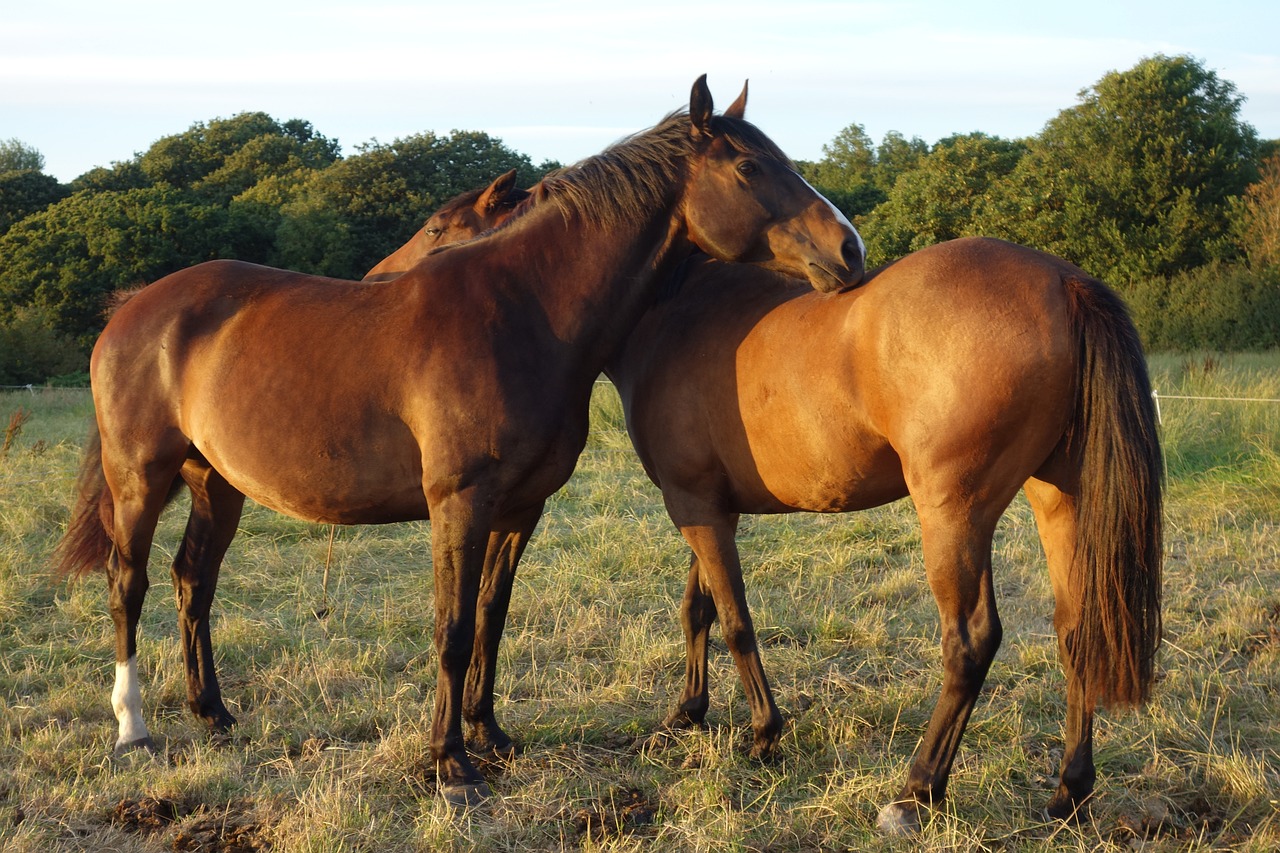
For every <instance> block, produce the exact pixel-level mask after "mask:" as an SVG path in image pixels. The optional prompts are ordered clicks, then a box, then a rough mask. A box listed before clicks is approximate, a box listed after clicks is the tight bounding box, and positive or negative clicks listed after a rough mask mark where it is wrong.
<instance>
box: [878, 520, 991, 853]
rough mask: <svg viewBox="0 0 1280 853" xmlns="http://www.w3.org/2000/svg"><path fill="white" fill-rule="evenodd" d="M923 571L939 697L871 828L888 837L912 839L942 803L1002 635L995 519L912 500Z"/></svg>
mask: <svg viewBox="0 0 1280 853" xmlns="http://www.w3.org/2000/svg"><path fill="white" fill-rule="evenodd" d="M917 510H918V512H919V515H920V527H921V536H922V540H923V544H924V559H925V571H926V574H927V575H928V579H929V587H930V589H931V590H932V591H933V596H934V600H935V601H936V603H937V605H938V615H939V618H940V621H941V628H942V666H943V680H942V692H941V695H940V696H939V697H938V702H937V704H936V705H935V707H934V710H933V715H932V716H931V717H930V719H929V726H928V728H927V729H926V730H925V734H924V737H923V738H922V739H921V741H920V746H919V748H918V750H917V751H916V755H915V758H914V759H913V761H912V764H911V769H910V771H908V774H907V782H906V784H905V785H904V786H903V788H902V790H901V792H900V793H899V794H898V796H897V798H896V799H895V800H894V801H893V802H892V803H890V804H889V805H887V806H885V807H884V808H883V809H881V811H880V815H879V818H878V820H877V823H878V825H879V827H880V829H881V830H882V831H884V832H888V833H891V834H905V833H912V832H916V831H918V830H919V828H920V817H921V813H922V811H924V810H925V809H927V808H929V807H930V806H933V805H936V804H938V803H940V802H941V801H942V799H943V797H944V796H945V795H946V790H947V780H948V777H949V776H950V773H951V766H952V763H953V762H954V761H955V756H956V750H957V748H958V747H959V745H960V738H961V737H962V736H963V735H964V730H965V726H966V725H967V724H968V721H969V715H970V714H971V713H972V712H973V706H974V702H975V701H976V700H977V698H978V693H979V691H980V690H981V689H982V684H983V682H984V681H985V680H986V677H987V670H988V669H989V668H990V667H991V661H992V660H993V659H994V658H995V655H996V650H997V649H998V648H999V647H1000V640H1001V636H1002V629H1001V625H1000V616H999V614H998V613H997V612H996V603H995V596H994V594H993V592H992V586H991V539H992V535H993V532H994V529H995V522H994V520H986V519H976V518H972V517H969V515H968V514H967V513H957V512H956V511H955V510H954V509H953V508H951V506H950V505H949V504H945V503H944V504H943V505H941V506H939V507H922V506H921V503H920V502H919V501H917Z"/></svg>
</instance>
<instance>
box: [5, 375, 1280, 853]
mask: <svg viewBox="0 0 1280 853" xmlns="http://www.w3.org/2000/svg"><path fill="white" fill-rule="evenodd" d="M1153 372H1154V377H1155V385H1156V388H1157V389H1158V391H1159V393H1160V395H1161V397H1162V401H1161V409H1162V412H1163V423H1164V425H1163V431H1164V437H1165V442H1166V449H1167V466H1168V474H1169V488H1168V499H1167V525H1166V530H1167V536H1166V551H1167V554H1168V559H1167V563H1166V576H1165V577H1166V580H1165V626H1166V640H1165V644H1164V646H1163V648H1162V650H1161V653H1160V657H1159V666H1158V669H1159V672H1160V676H1159V683H1158V684H1157V686H1156V689H1155V691H1154V699H1153V702H1152V703H1151V705H1150V706H1149V707H1148V708H1146V709H1145V710H1143V711H1141V712H1139V713H1130V714H1126V715H1111V714H1102V715H1101V716H1100V718H1099V723H1098V726H1097V735H1096V757H1097V763H1098V769H1099V780H1098V786H1097V796H1096V799H1095V802H1094V804H1093V821H1092V822H1091V823H1088V824H1086V825H1084V826H1082V827H1079V828H1064V827H1061V826H1058V825H1050V824H1046V823H1043V822H1041V820H1040V819H1039V817H1038V810H1039V809H1040V807H1041V806H1043V804H1044V803H1045V802H1046V801H1047V799H1048V797H1049V795H1050V794H1051V792H1052V789H1053V786H1054V784H1055V783H1056V776H1057V769H1058V761H1059V760H1060V758H1061V748H1062V740H1061V723H1062V715H1063V711H1064V707H1065V703H1064V698H1063V687H1064V685H1063V677H1062V674H1061V671H1060V669H1059V668H1058V665H1057V660H1056V656H1057V653H1056V640H1055V638H1054V635H1053V629H1052V625H1051V613H1052V600H1051V593H1050V590H1049V584H1048V580H1047V575H1046V573H1045V570H1044V566H1043V557H1042V554H1041V552H1040V546H1039V543H1038V540H1037V539H1036V536H1035V527H1034V523H1033V521H1032V518H1031V513H1030V510H1029V509H1028V507H1027V506H1026V504H1025V501H1024V500H1023V499H1021V498H1019V499H1018V501H1016V502H1015V504H1014V505H1013V507H1011V508H1010V510H1009V512H1008V513H1007V514H1006V517H1005V519H1004V521H1003V523H1002V525H1001V528H1000V531H999V533H998V538H997V543H996V549H997V550H996V557H995V564H996V570H995V579H996V584H997V594H998V597H999V601H1000V605H1001V615H1002V617H1003V620H1004V626H1005V641H1004V645H1003V647H1002V648H1001V650H1000V653H999V655H998V656H997V658H996V662H995V665H994V666H993V668H992V671H991V674H990V677H989V678H988V681H987V687H986V689H985V690H984V692H983V695H982V698H981V699H980V700H979V703H978V706H977V709H976V710H975V713H974V716H973V719H972V721H971V722H970V725H969V728H968V731H967V733H966V736H965V740H964V742H963V744H962V745H961V749H960V754H959V756H958V758H957V761H956V767H955V770H954V773H953V775H952V779H951V786H950V791H949V798H948V801H947V803H946V804H945V806H944V807H943V808H942V809H941V810H939V811H938V812H937V813H936V814H935V815H934V817H933V819H932V821H931V822H930V823H929V824H928V825H927V826H926V827H925V830H924V832H923V834H922V836H921V837H920V838H919V839H915V840H912V841H910V842H908V843H906V844H903V843H901V842H893V841H890V840H886V839H883V838H881V837H880V836H878V835H877V834H876V832H875V830H874V823H875V815H876V812H877V810H878V809H879V807H880V806H881V805H883V804H884V803H885V802H886V801H888V800H889V799H890V798H892V796H893V795H894V794H895V793H896V792H897V790H898V788H899V787H900V786H901V784H902V782H903V777H904V774H905V772H906V769H907V765H908V762H909V761H910V758H911V755H912V753H913V751H914V749H915V746H916V743H917V741H918V739H919V737H920V735H921V733H922V731H923V727H924V723H925V721H926V719H927V714H928V712H929V711H930V710H931V709H932V705H933V701H934V699H935V697H936V695H937V691H938V688H939V685H940V683H941V673H940V668H939V652H938V630H937V620H936V614H935V610H934V605H933V600H932V598H931V596H930V594H929V591H928V588H927V586H926V585H925V582H924V569H923V565H922V561H921V557H920V551H919V534H918V527H917V524H916V520H915V516H914V513H913V511H912V510H911V507H910V505H909V503H905V502H899V503H897V504H894V505H891V506H888V507H884V508H881V509H878V510H874V511H870V512H865V513H860V514H855V515H846V516H816V515H796V516H787V517H759V518H746V519H744V523H743V526H742V534H741V536H740V543H741V547H742V550H743V554H744V559H745V561H746V562H747V572H746V574H747V577H746V581H747V591H748V597H749V600H750V601H751V605H752V610H753V614H754V616H755V619H756V624H757V628H758V630H759V634H760V637H761V640H762V643H763V647H764V650H763V654H764V658H765V665H766V667H767V669H768V671H769V674H770V677H771V679H772V682H773V685H774V688H775V692H776V694H777V697H778V701H779V704H780V705H781V707H782V710H783V713H784V715H785V716H786V717H787V719H788V728H787V731H786V734H785V736H784V739H783V742H782V744H781V746H780V748H779V757H778V758H777V760H775V761H772V762H769V763H760V762H756V761H753V760H751V759H750V758H748V756H747V754H746V753H747V750H748V748H749V746H750V729H749V726H748V721H749V720H748V716H749V715H748V711H747V706H746V702H745V700H744V698H743V696H742V691H741V687H740V686H739V683H738V679H737V675H736V673H735V671H734V668H733V666H732V662H731V660H730V659H729V656H728V654H727V652H726V651H725V649H724V647H723V644H719V643H717V644H716V645H715V646H714V647H713V651H712V661H711V675H712V678H713V679H714V681H713V685H712V702H713V705H712V710H711V714H710V715H709V723H710V725H709V727H708V728H707V729H705V730H700V731H690V732H679V733H670V734H663V733H659V723H660V721H661V719H662V717H663V716H664V714H665V712H666V711H667V709H668V707H669V705H670V704H671V703H672V702H673V700H674V698H675V696H676V695H677V693H678V691H679V688H680V682H681V679H682V673H683V664H682V660H683V642H682V638H681V635H680V630H679V625H678V623H677V620H676V606H677V604H678V602H679V598H680V594H681V592H682V591H683V588H684V579H685V571H686V568H687V557H686V554H685V550H684V548H683V546H682V542H681V540H680V538H679V536H678V534H677V533H676V531H675V530H674V529H673V528H672V526H671V524H670V523H669V522H668V521H667V519H666V516H665V514H664V512H663V510H662V506H661V502H660V499H659V496H658V494H657V491H656V490H655V489H654V488H653V487H652V486H651V485H650V484H649V482H648V481H647V480H646V479H645V478H644V475H643V473H642V472H641V470H640V468H639V465H638V463H637V462H636V461H635V459H634V456H633V455H632V453H631V449H630V445H629V443H628V440H627V437H626V434H625V431H624V429H623V426H622V419H621V413H620V408H619V405H618V402H617V397H616V395H614V393H613V390H612V388H610V387H609V386H607V385H601V386H599V387H598V390H597V400H596V403H595V408H594V424H593V431H592V435H591V440H590V443H589V445H588V448H587V451H586V453H585V454H584V456H583V458H582V461H581V463H580V465H579V469H578V471H577V473H576V474H575V475H574V477H573V479H572V480H571V481H570V483H569V484H568V485H567V486H566V487H565V488H564V489H563V490H562V491H561V492H560V493H559V494H557V495H556V496H555V497H554V498H553V499H552V501H551V502H550V504H549V508H548V512H547V515H546V517H545V518H544V520H543V522H542V524H541V526H540V528H539V531H538V533H537V535H536V536H535V538H534V540H533V544H532V546H531V547H530V549H529V551H528V553H527V554H526V557H525V560H524V562H523V564H522V566H521V570H520V574H519V576H518V577H517V579H516V590H515V595H514V599H513V603H512V608H511V615H510V619H509V622H508V627H507V632H506V635H505V639H504V644H503V649H502V655H501V661H500V670H499V679H498V694H499V696H498V713H499V717H500V719H501V720H502V722H503V724H504V726H505V727H506V728H507V730H508V731H509V732H510V733H512V735H513V736H515V737H516V738H517V739H518V740H519V741H520V742H521V744H522V746H523V752H522V754H521V755H520V756H519V757H518V758H517V759H516V760H515V761H513V762H511V763H509V764H506V765H500V766H489V767H487V768H485V772H486V774H487V775H488V777H489V778H490V781H491V782H492V784H493V787H494V791H495V793H496V796H495V798H494V800H493V801H492V803H491V804H490V805H488V806H487V807H486V808H484V809H483V810H481V811H477V812H471V813H468V814H466V815H465V816H463V817H461V818H457V817H454V816H452V815H451V814H450V813H449V812H448V811H447V809H446V807H445V806H444V804H443V803H442V801H441V800H440V798H439V797H438V795H437V793H436V791H435V780H434V772H433V769H432V767H431V766H430V763H429V762H428V761H426V760H425V757H426V754H427V750H426V743H427V736H428V727H429V723H430V701H431V697H432V694H433V690H434V683H435V673H436V663H435V654H434V651H433V649H432V644H431V633H432V623H431V612H432V603H431V583H430V577H431V575H430V549H429V532H428V530H427V527H426V526H425V525H424V524H406V525H392V526H385V527H363V528H348V529H341V530H339V531H338V534H337V541H336V544H335V547H334V555H333V564H332V568H331V578H330V584H329V590H328V598H327V605H328V607H329V614H328V616H327V617H325V618H317V616H316V615H315V612H316V610H317V609H318V608H319V607H320V606H321V605H322V603H324V602H325V599H324V598H323V593H322V587H321V577H322V574H323V568H324V561H325V554H326V549H327V545H328V529H327V528H324V527H320V526H317V525H309V524H304V523H301V522H296V521H293V520H291V519H287V518H284V517H282V516H279V515H276V514H274V513H272V512H270V511H267V510H263V509H261V508H258V507H256V506H250V507H249V508H248V510H247V511H246V513H245V516H244V519H243V521H242V522H241V530H240V534H239V536H238V537H237V539H236V542H235V543H234V544H233V546H232V550H231V553H230V554H229V556H228V559H227V563H226V565H225V566H224V568H223V573H222V578H221V582H220V586H219V592H218V599H217V601H216V603H215V613H216V617H215V620H214V627H213V631H214V644H215V649H216V651H217V655H218V659H219V666H220V674H221V677H222V684H223V690H224V694H225V696H226V698H227V702H228V705H229V707H230V708H231V710H232V712H233V713H235V714H236V715H237V717H238V718H239V720H240V724H239V726H238V727H237V728H236V730H235V732H234V734H233V735H232V736H230V737H229V738H225V739H222V740H221V741H220V742H213V741H212V740H211V739H210V737H209V736H208V734H207V733H206V732H205V731H204V730H203V729H202V726H200V725H199V724H198V723H197V722H196V721H195V720H194V718H192V717H191V715H190V714H189V713H188V712H187V711H186V709H185V691H184V687H183V675H182V670H181V663H180V659H179V654H178V649H177V639H176V634H177V630H176V620H175V617H174V611H173V604H172V602H173V598H172V594H171V592H170V591H169V585H168V579H167V576H168V571H167V564H168V562H169V560H170V559H171V557H172V554H173V551H174V549H175V548H176V547H177V540H178V536H179V534H180V531H181V528H182V525H183V523H184V522H185V511H184V510H183V509H182V507H181V505H178V506H176V507H175V508H174V510H173V511H171V512H170V513H168V514H167V515H166V516H165V519H164V521H163V522H162V526H161V530H160V532H159V534H158V536H157V539H156V543H157V544H156V549H155V553H153V555H152V571H151V578H152V583H153V586H152V590H151V596H150V597H149V601H148V606H147V608H146V609H145V611H144V616H143V625H142V630H141V640H140V665H141V671H142V679H143V681H142V686H143V702H144V709H145V712H146V714H147V718H148V722H149V723H150V724H151V726H152V733H153V735H154V736H156V738H157V740H158V742H160V744H161V746H162V748H163V757H162V758H160V759H156V760H150V759H146V758H143V757H130V758H125V759H114V758H112V757H111V748H112V745H113V743H114V739H115V720H114V718H113V716H112V713H111V708H110V702H109V694H110V691H111V683H112V677H113V653H112V630H111V621H110V618H109V617H108V615H107V612H106V606H105V590H104V584H103V582H102V579H101V578H100V577H98V578H91V579H89V580H88V581H86V582H82V583H79V584H74V585H67V584H65V583H62V582H60V581H57V580H55V579H53V578H52V577H50V575H49V572H48V569H47V562H46V561H47V557H48V554H49V552H50V550H51V549H52V547H53V545H54V543H55V542H56V541H57V539H58V537H59V535H60V533H61V530H62V527H63V525H64V524H65V521H66V515H67V511H68V508H69V506H70V502H71V497H72V484H73V480H74V475H75V470H76V466H77V464H78V461H79V456H80V446H81V444H82V442H83V440H84V437H85V434H86V428H87V423H88V419H89V417H90V403H89V398H88V395H87V393H85V392H83V391H74V390H67V391H44V392H39V393H36V394H29V393H27V392H13V393H5V394H0V428H3V427H4V426H5V425H6V424H10V423H15V424H16V421H13V422H11V420H10V418H11V416H12V415H13V414H14V413H15V412H17V411H18V410H19V409H22V410H24V411H26V412H27V413H29V418H28V419H27V420H26V422H25V423H24V424H22V425H21V427H20V429H18V428H17V427H16V426H15V428H14V429H13V430H11V433H10V436H9V437H10V438H11V439H12V440H11V442H10V446H9V448H8V450H7V452H6V454H5V456H4V458H2V459H0V720H2V725H0V848H3V849H4V850H5V851H31V853H35V851H62V850H85V851H98V850H134V851H152V850H177V851H196V850H199V851H248V850H265V849H272V850H277V851H346V850H367V851H400V850H436V849H463V850H467V849H476V850H556V849H564V848H570V849H582V850H716V851H730V850H778V851H784V850H844V849H852V850H863V849H867V850H881V849H884V850H898V849H909V850H931V851H940V850H1096V849H1104V850H1130V849H1142V850H1161V851H1163V850H1198V849H1229V850H1249V851H1272V850H1276V849H1280V714H1278V713H1277V711H1278V709H1280V404H1277V403H1241V402H1233V401H1218V400H1181V399H1175V397H1177V396H1194V397H1250V398H1264V399H1272V400H1274V399H1278V398H1280V355H1275V354H1272V355H1266V356H1244V355H1240V356H1197V357H1193V358H1187V357H1165V358H1157V359H1155V360H1154V362H1153Z"/></svg>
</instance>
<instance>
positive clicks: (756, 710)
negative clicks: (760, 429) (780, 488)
mask: <svg viewBox="0 0 1280 853" xmlns="http://www.w3.org/2000/svg"><path fill="white" fill-rule="evenodd" d="M737 523H738V517H737V516H736V515H718V516H717V517H715V518H713V519H712V520H711V521H710V523H707V524H682V525H680V532H681V533H683V534H684V538H685V541H687V542H688V543H689V547H691V548H693V552H694V554H695V555H696V559H697V568H698V578H699V582H700V583H701V584H702V585H703V588H704V589H706V590H709V591H710V593H711V598H712V600H713V602H714V606H715V609H716V612H717V613H718V614H719V617H720V627H721V630H722V631H723V632H724V639H725V644H726V645H728V647H729V653H730V654H731V655H733V662H734V663H735V664H736V665H737V667H738V676H739V677H740V678H741V679H742V686H743V689H744V690H745V691H746V694H747V702H748V704H749V705H750V706H751V728H752V729H753V731H754V732H755V742H754V744H753V745H752V747H751V755H752V757H754V758H761V757H764V756H766V755H768V754H769V753H771V752H773V749H774V747H776V746H777V745H778V740H779V739H780V738H781V737H782V714H780V713H779V712H778V706H777V705H776V704H775V703H774V701H773V692H772V691H771V690H770V689H769V679H768V678H767V677H766V676H765V674H764V665H763V664H762V663H761V661H760V652H759V649H758V647H757V645H756V632H755V627H754V626H753V625H752V623H751V613H750V611H749V610H748V609H747V596H746V590H745V588H744V587H743V583H742V565H741V563H740V562H739V557H738V548H737V544H736V543H735V542H734V531H735V530H736V528H737ZM695 600H696V596H695ZM704 654H705V652H704Z"/></svg>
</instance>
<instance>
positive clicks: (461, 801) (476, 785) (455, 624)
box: [427, 490, 490, 807]
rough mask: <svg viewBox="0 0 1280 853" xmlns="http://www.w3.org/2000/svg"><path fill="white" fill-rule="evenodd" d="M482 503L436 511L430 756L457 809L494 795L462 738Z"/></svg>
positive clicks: (455, 498) (484, 520) (483, 529)
mask: <svg viewBox="0 0 1280 853" xmlns="http://www.w3.org/2000/svg"><path fill="white" fill-rule="evenodd" d="M427 493H428V495H430V494H431V491H430V490H428V492H427ZM482 498H483V496H480V497H469V496H468V495H467V494H466V493H456V492H455V493H449V494H446V495H444V496H442V497H440V498H439V499H437V500H436V501H433V502H432V503H431V508H430V512H431V554H432V563H433V567H434V571H435V620H436V624H435V647H436V654H437V656H438V657H439V666H440V669H439V677H438V679H437V681H436V701H435V710H434V712H433V714H432V719H431V740H430V750H431V757H432V759H433V760H434V761H435V765H436V775H437V777H438V778H439V780H440V789H441V793H442V794H443V795H444V798H445V800H446V802H448V803H449V804H450V805H452V806H455V807H467V806H472V805H477V804H479V803H480V802H481V801H483V800H484V799H485V798H487V797H488V796H489V794H490V791H489V786H488V785H486V784H485V781H484V777H483V776H481V775H480V773H479V771H477V770H476V768H475V765H473V764H472V763H471V759H469V758H468V757H467V750H466V742H465V739H464V738H463V734H462V706H463V698H464V695H465V691H464V688H465V681H466V677H467V666H468V663H469V662H470V659H471V655H472V652H473V646H474V644H475V628H476V603H477V600H478V598H479V588H480V577H481V574H482V573H483V568H484V558H485V551H486V544H487V542H488V539H489V530H490V523H489V518H488V517H487V513H486V512H485V510H484V506H483V504H482Z"/></svg>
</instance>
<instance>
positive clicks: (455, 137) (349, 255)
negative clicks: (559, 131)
mask: <svg viewBox="0 0 1280 853" xmlns="http://www.w3.org/2000/svg"><path fill="white" fill-rule="evenodd" d="M509 169H517V170H518V171H519V174H520V179H521V180H522V181H523V182H524V183H525V184H532V183H534V182H535V181H536V180H537V179H538V178H540V177H541V176H542V173H543V172H544V171H546V168H545V165H544V168H543V169H542V170H536V169H534V167H533V163H532V162H531V161H530V160H529V158H528V157H527V156H525V155H523V154H517V153H516V152H514V151H512V150H511V149H509V148H507V147H506V146H505V145H503V144H502V142H501V141H500V140H497V139H494V138H493V137H490V136H489V135H488V134H485V133H475V132H469V131H454V133H453V134H452V135H451V136H437V135H436V134H434V133H424V134H419V135H417V136H411V137H408V138H406V139H398V140H396V141H395V142H392V143H391V144H389V145H383V144H380V143H376V142H375V143H372V144H369V145H365V146H361V147H360V149H359V153H358V154H356V155H355V156H352V157H348V158H346V159H345V160H341V161H339V162H337V163H334V164H333V165H332V166H331V167H329V168H327V169H324V170H322V171H313V172H311V173H310V174H309V175H308V176H307V179H306V180H305V181H303V182H302V183H301V184H300V185H299V186H298V188H297V189H296V191H295V192H294V193H293V194H292V196H291V197H290V198H289V199H287V200H286V201H285V203H284V204H283V205H282V206H281V207H280V210H279V212H280V222H279V230H278V232H277V235H276V237H277V242H276V253H275V255H274V256H273V258H272V260H271V263H273V264H275V265H277V266H281V267H285V268H287V269H296V270H302V271H304V272H314V273H319V274H323V275H332V276H338V277H339V278H360V277H362V276H363V275H364V274H365V273H366V272H368V271H369V269H370V268H371V267H372V266H373V265H374V264H376V263H377V262H378V261H380V260H382V258H384V257H386V256H387V255H389V254H390V253H391V252H392V251H394V250H395V249H396V248H397V247H399V246H400V245H401V244H402V243H404V242H405V241H406V240H407V239H409V237H410V236H412V235H413V232H414V231H415V230H416V229H417V228H418V227H419V226H420V225H421V224H422V222H423V221H424V220H425V219H426V218H427V217H428V216H429V215H430V214H431V213H432V212H433V211H434V210H435V209H436V208H437V207H439V206H440V205H441V204H443V203H444V202H445V201H447V200H449V199H450V198H452V197H453V196H455V195H457V194H458V193H461V192H464V191H466V190H469V189H475V188H476V187H479V186H483V185H484V184H486V183H488V182H489V181H492V180H493V179H494V178H495V177H496V176H498V175H500V174H502V173H503V172H505V171H507V170H509Z"/></svg>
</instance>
